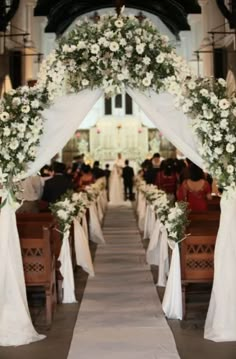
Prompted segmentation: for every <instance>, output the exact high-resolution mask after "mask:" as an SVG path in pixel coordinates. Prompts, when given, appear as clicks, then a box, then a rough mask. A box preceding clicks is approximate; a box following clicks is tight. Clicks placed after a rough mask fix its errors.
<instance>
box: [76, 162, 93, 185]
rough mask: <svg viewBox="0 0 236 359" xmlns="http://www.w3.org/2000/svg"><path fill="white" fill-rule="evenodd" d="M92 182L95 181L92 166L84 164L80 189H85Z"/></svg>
mask: <svg viewBox="0 0 236 359" xmlns="http://www.w3.org/2000/svg"><path fill="white" fill-rule="evenodd" d="M92 183H94V177H93V174H92V170H91V167H90V166H89V165H83V167H82V170H81V176H80V179H79V189H82V190H83V189H84V188H85V187H86V186H89V185H90V184H92Z"/></svg>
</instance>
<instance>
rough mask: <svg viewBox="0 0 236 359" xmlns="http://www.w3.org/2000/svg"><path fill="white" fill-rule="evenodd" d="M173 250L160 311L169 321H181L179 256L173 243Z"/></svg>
mask: <svg viewBox="0 0 236 359" xmlns="http://www.w3.org/2000/svg"><path fill="white" fill-rule="evenodd" d="M173 245H174V248H172V249H173V252H172V258H171V265H170V271H169V276H168V281H167V285H166V290H165V294H164V298H163V301H162V309H163V311H164V313H165V315H166V316H167V318H170V319H182V316H183V309H182V291H181V273H180V256H179V245H178V243H175V242H173Z"/></svg>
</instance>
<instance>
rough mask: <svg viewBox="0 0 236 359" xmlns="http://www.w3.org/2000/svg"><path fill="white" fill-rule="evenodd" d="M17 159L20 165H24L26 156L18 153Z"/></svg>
mask: <svg viewBox="0 0 236 359" xmlns="http://www.w3.org/2000/svg"><path fill="white" fill-rule="evenodd" d="M16 157H17V158H18V160H19V162H20V163H22V162H23V161H24V159H25V155H24V154H23V153H22V152H18V153H17V155H16Z"/></svg>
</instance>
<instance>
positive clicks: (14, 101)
mask: <svg viewBox="0 0 236 359" xmlns="http://www.w3.org/2000/svg"><path fill="white" fill-rule="evenodd" d="M20 104H21V99H20V98H19V97H14V98H13V100H12V105H13V106H19V105H20Z"/></svg>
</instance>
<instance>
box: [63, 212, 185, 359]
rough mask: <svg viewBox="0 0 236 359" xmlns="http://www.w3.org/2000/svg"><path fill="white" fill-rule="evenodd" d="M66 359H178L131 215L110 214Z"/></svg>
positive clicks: (108, 213)
mask: <svg viewBox="0 0 236 359" xmlns="http://www.w3.org/2000/svg"><path fill="white" fill-rule="evenodd" d="M104 237H105V241H106V245H103V246H102V245H100V246H99V247H98V250H97V253H96V257H95V273H96V276H95V278H90V279H89V281H88V284H87V287H86V289H85V294H84V297H83V301H82V305H81V308H80V312H79V315H78V318H77V322H76V326H75V330H74V335H73V338H72V343H71V348H70V352H69V356H68V359H172V358H173V359H177V358H179V356H178V354H177V350H176V347H175V342H174V339H173V336H172V333H171V330H170V329H169V326H168V324H167V322H166V320H165V318H164V316H163V313H162V310H161V304H160V301H159V299H158V296H157V293H156V289H155V286H154V284H153V280H152V276H151V273H150V271H149V267H148V266H147V265H146V264H145V253H144V249H143V248H142V245H141V240H140V235H139V233H138V230H137V226H136V222H135V219H134V215H133V211H132V209H131V208H127V206H126V207H118V208H116V207H110V208H109V209H108V212H107V215H106V219H105V226H104Z"/></svg>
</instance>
